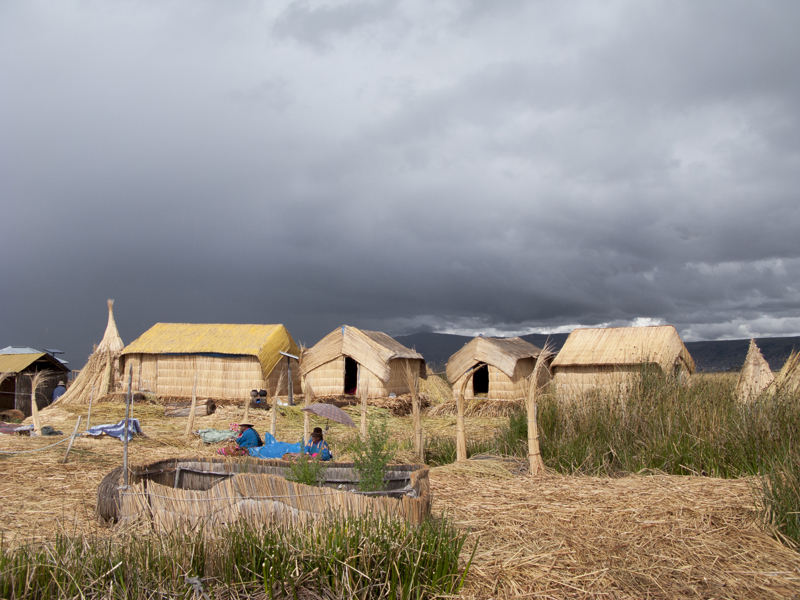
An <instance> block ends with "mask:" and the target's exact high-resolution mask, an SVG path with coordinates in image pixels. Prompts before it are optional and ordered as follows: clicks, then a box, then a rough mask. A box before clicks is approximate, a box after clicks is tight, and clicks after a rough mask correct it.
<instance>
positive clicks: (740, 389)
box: [736, 340, 775, 402]
mask: <svg viewBox="0 0 800 600" xmlns="http://www.w3.org/2000/svg"><path fill="white" fill-rule="evenodd" d="M773 381H775V376H774V375H773V374H772V371H770V369H769V363H767V361H766V360H765V359H764V356H763V355H762V354H761V350H759V349H758V346H757V345H756V341H755V340H750V347H749V348H748V350H747V358H745V359H744V364H743V365H742V370H741V372H740V373H739V381H738V382H737V384H736V395H737V396H738V398H739V400H741V401H742V402H748V401H750V400H754V399H755V398H757V397H758V395H759V394H760V393H761V392H763V391H764V390H765V389H767V388H768V387H769V386H770V384H771V383H772V382H773Z"/></svg>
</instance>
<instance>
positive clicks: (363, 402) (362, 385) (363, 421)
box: [356, 363, 367, 440]
mask: <svg viewBox="0 0 800 600" xmlns="http://www.w3.org/2000/svg"><path fill="white" fill-rule="evenodd" d="M361 369H362V367H361V364H360V363H359V365H358V379H357V380H356V381H357V383H356V386H357V387H358V393H359V394H360V395H361V437H362V438H363V439H364V440H366V439H367V386H366V383H365V381H366V379H367V378H366V377H364V378H363V379H364V381H363V382H362V381H361V379H362V377H361Z"/></svg>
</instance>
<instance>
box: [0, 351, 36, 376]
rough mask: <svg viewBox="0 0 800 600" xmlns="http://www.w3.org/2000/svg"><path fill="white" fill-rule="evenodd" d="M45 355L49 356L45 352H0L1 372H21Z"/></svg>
mask: <svg viewBox="0 0 800 600" xmlns="http://www.w3.org/2000/svg"><path fill="white" fill-rule="evenodd" d="M43 356H47V354H46V353H45V352H36V353H30V352H25V353H22V352H19V353H16V354H0V373H19V372H20V371H24V370H25V369H27V368H28V367H30V366H31V365H32V364H33V363H35V362H36V361H37V360H39V359H40V358H42V357H43Z"/></svg>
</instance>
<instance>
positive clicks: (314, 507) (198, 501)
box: [97, 457, 431, 530]
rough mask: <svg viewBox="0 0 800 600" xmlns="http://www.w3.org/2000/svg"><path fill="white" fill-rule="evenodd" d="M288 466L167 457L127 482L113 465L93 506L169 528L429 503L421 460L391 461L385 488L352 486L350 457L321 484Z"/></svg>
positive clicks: (411, 516) (410, 512)
mask: <svg viewBox="0 0 800 600" xmlns="http://www.w3.org/2000/svg"><path fill="white" fill-rule="evenodd" d="M289 466H290V463H289V462H286V461H283V460H260V459H252V458H243V459H235V458H222V457H220V458H216V457H213V458H205V457H204V458H179V459H169V460H162V461H158V462H154V463H149V464H142V465H138V466H132V467H130V470H129V476H128V488H127V489H123V487H122V486H123V481H122V467H118V468H116V469H114V470H113V471H111V472H110V473H109V474H108V475H106V476H105V477H104V478H103V480H102V481H101V482H100V486H99V487H98V488H97V513H98V514H99V515H100V517H102V518H103V519H105V520H110V521H122V522H126V521H132V520H143V521H144V522H149V523H151V524H152V526H153V527H154V528H156V529H159V530H172V529H176V528H187V527H189V528H195V527H198V526H202V527H206V526H217V525H224V524H226V523H232V522H234V521H236V520H239V519H246V520H248V521H251V522H261V523H272V522H284V523H290V524H297V523H304V522H307V521H309V520H315V519H317V518H320V517H322V516H324V515H329V514H336V515H341V516H358V515H362V514H366V513H372V514H384V515H391V516H396V517H401V518H404V519H406V520H408V521H410V522H411V523H419V522H420V521H422V520H423V519H424V518H425V517H426V516H427V515H429V514H430V511H431V497H430V484H429V481H428V467H427V466H425V465H390V466H389V467H388V468H387V470H386V480H387V490H386V491H383V492H370V493H360V492H357V491H356V490H357V487H358V474H357V473H356V472H355V471H354V469H353V464H352V463H328V466H327V469H326V471H325V480H324V482H323V483H322V486H321V487H313V486H308V485H303V484H300V483H294V482H291V481H287V480H286V479H285V474H286V471H287V469H288V467H289Z"/></svg>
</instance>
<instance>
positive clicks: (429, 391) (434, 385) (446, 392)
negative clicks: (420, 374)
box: [419, 373, 453, 406]
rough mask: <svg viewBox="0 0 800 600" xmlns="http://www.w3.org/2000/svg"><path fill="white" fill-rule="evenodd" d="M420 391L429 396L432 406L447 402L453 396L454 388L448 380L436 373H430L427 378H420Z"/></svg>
mask: <svg viewBox="0 0 800 600" xmlns="http://www.w3.org/2000/svg"><path fill="white" fill-rule="evenodd" d="M419 391H420V393H421V394H425V395H426V396H427V397H428V400H429V401H430V403H431V405H432V406H436V405H437V404H441V403H442V402H447V401H448V400H450V399H451V398H452V397H453V389H452V386H450V385H449V384H448V383H447V381H445V380H444V379H443V378H442V377H440V376H439V375H437V374H434V373H428V378H427V379H420V381H419Z"/></svg>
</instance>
